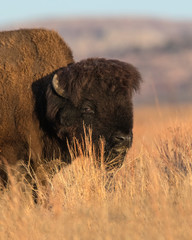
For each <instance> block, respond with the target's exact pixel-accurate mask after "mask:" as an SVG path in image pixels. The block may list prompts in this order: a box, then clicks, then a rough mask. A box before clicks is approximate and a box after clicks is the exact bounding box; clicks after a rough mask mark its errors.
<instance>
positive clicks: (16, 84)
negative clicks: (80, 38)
mask: <svg viewBox="0 0 192 240" xmlns="http://www.w3.org/2000/svg"><path fill="white" fill-rule="evenodd" d="M72 62H73V56H72V52H71V50H70V48H69V47H68V46H67V44H66V43H65V42H64V41H63V40H62V38H61V37H60V36H59V35H58V34H57V33H56V32H54V31H48V30H43V29H31V30H30V29H28V30H27V29H23V30H17V31H6V32H0V155H2V156H3V157H5V158H6V159H7V158H10V159H7V161H8V162H9V161H14V160H13V159H14V158H17V159H18V158H20V157H21V156H18V155H19V153H20V152H21V151H24V150H25V149H28V147H29V144H33V141H34V142H35V141H36V143H38V145H39V144H40V140H39V139H40V137H39V135H40V133H39V129H38V128H39V126H38V120H37V119H36V116H35V113H34V104H35V99H34V96H33V93H32V84H33V83H34V82H36V81H37V80H39V79H41V78H44V77H45V76H47V75H48V74H50V73H52V72H53V71H55V70H56V69H58V68H61V67H64V66H66V65H68V64H70V63H72ZM33 139H34V140H33ZM19 148H22V149H19ZM39 148H40V147H39Z"/></svg>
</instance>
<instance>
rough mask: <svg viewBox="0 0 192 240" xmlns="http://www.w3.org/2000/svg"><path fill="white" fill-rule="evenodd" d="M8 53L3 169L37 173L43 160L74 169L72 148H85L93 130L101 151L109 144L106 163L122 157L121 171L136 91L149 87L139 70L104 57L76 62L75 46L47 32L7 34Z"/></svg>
mask: <svg viewBox="0 0 192 240" xmlns="http://www.w3.org/2000/svg"><path fill="white" fill-rule="evenodd" d="M1 35H2V37H1ZM1 49H2V56H1V58H0V67H1V69H0V110H1V111H0V113H1V114H0V149H1V152H0V160H1V162H2V163H5V162H8V163H9V165H10V164H12V165H14V164H15V163H17V162H18V161H19V160H20V159H22V160H24V161H25V162H26V163H27V162H28V160H29V159H30V163H31V166H32V168H33V169H34V170H35V171H36V169H37V168H38V165H39V164H41V162H42V160H43V159H47V160H50V159H52V158H58V157H61V158H62V160H63V161H64V162H66V163H70V162H71V159H70V154H69V151H68V147H67V142H69V143H72V142H73V139H74V137H76V138H77V139H78V140H79V141H80V142H81V141H82V137H83V135H84V127H83V126H85V127H86V128H89V127H91V128H92V131H93V136H92V138H93V143H94V144H95V146H96V149H99V147H98V146H99V142H100V139H101V138H103V139H105V143H106V144H105V153H106V156H107V155H110V157H109V158H106V159H107V160H106V161H108V160H111V159H112V158H115V157H117V156H119V155H120V157H119V158H118V161H117V162H116V163H115V165H116V166H121V164H122V162H123V160H124V156H125V153H126V150H127V148H129V147H131V144H132V128H133V107H132V93H133V92H134V91H137V90H138V89H139V86H140V82H141V76H140V74H139V72H138V71H137V70H136V69H135V67H133V66H132V65H130V64H127V63H124V62H121V61H118V60H106V59H103V58H94V59H87V60H83V61H80V62H78V63H73V58H72V54H71V51H70V49H69V48H68V47H67V45H66V44H65V43H64V42H63V41H62V40H61V39H60V38H59V36H58V35H57V34H56V33H54V32H49V31H45V30H30V31H29V30H21V31H16V32H4V33H1V34H0V50H1ZM61 67H62V68H61ZM0 175H1V176H2V177H3V178H5V173H4V172H2V173H0Z"/></svg>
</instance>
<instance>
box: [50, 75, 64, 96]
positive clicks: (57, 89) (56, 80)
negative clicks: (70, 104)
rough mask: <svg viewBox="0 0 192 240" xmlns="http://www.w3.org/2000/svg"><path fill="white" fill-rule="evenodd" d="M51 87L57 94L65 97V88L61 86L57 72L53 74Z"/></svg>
mask: <svg viewBox="0 0 192 240" xmlns="http://www.w3.org/2000/svg"><path fill="white" fill-rule="evenodd" d="M52 87H53V89H54V90H55V92H56V93H57V94H58V95H59V96H61V97H63V98H66V93H65V89H64V88H62V87H61V85H60V82H59V77H58V75H57V73H55V75H54V76H53V79H52Z"/></svg>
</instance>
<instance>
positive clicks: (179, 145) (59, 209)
mask: <svg viewBox="0 0 192 240" xmlns="http://www.w3.org/2000/svg"><path fill="white" fill-rule="evenodd" d="M91 149H92V146H91V145H89V144H87V146H86V151H85V152H86V154H81V155H80V156H78V157H77V156H75V154H74V158H76V159H74V161H73V163H72V164H71V165H68V166H66V167H64V168H62V169H61V170H60V171H58V170H57V167H56V166H57V160H55V161H53V162H52V167H51V168H52V169H54V171H53V172H54V174H52V171H51V174H50V171H48V172H49V174H47V176H46V177H47V180H48V182H49V184H48V186H47V187H43V186H41V184H39V183H38V179H36V180H35V181H36V183H37V185H39V187H38V194H39V199H40V201H39V203H37V204H35V203H34V201H33V198H32V195H31V185H28V184H26V183H24V182H23V181H16V180H15V178H14V177H12V180H11V182H12V184H11V186H9V188H7V189H6V190H5V191H4V192H3V193H1V195H0V239H2V240H4V239H5V240H6V239H14V240H17V239H18V240H26V239H29V240H34V239H35V240H36V239H37V240H38V239H41V240H44V239H46V240H49V239H50V240H53V239H59V240H60V239H74V240H76V239H77V240H78V239H98V240H99V239H131V240H134V239H149V240H150V239H159V240H161V239H174V240H175V239H179V240H181V239H192V165H191V162H192V107H191V106H175V107H173V106H164V107H161V106H159V107H155V108H153V107H142V108H136V109H135V123H134V143H133V146H132V148H131V150H129V152H128V154H127V156H126V160H125V162H124V164H123V166H122V167H121V169H119V170H118V171H116V172H115V174H114V178H113V180H112V182H111V189H110V190H106V181H108V180H107V178H106V175H105V170H104V168H102V167H101V168H97V167H95V158H96V157H95V156H94V154H92V150H91ZM73 153H74V152H73ZM101 161H102V159H101ZM41 170H42V171H45V170H46V169H45V168H44V167H43V166H42V169H41ZM45 172H46V171H45ZM23 189H25V191H24V190H23Z"/></svg>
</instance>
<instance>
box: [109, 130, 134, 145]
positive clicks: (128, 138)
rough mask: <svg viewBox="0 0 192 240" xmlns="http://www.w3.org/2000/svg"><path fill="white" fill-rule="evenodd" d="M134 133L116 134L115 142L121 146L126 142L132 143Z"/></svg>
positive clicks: (114, 136) (114, 135)
mask: <svg viewBox="0 0 192 240" xmlns="http://www.w3.org/2000/svg"><path fill="white" fill-rule="evenodd" d="M132 137H133V136H132V132H131V133H129V134H126V133H123V132H116V133H115V134H113V142H114V143H115V144H120V143H122V144H123V143H124V142H132Z"/></svg>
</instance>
